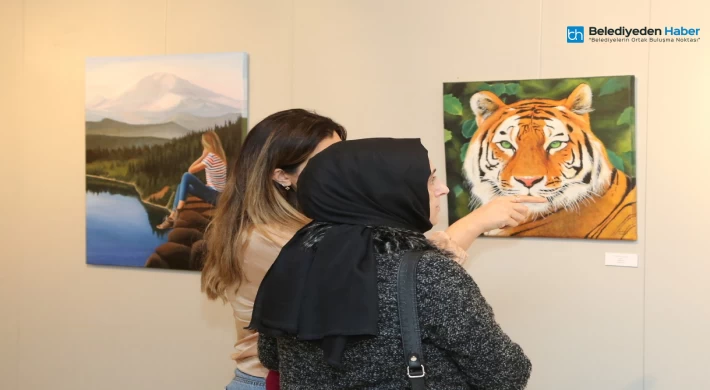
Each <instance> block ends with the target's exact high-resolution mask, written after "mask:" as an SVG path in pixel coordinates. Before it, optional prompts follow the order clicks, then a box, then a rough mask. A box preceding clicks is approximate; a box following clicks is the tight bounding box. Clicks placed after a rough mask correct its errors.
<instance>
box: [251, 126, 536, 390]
mask: <svg viewBox="0 0 710 390" xmlns="http://www.w3.org/2000/svg"><path fill="white" fill-rule="evenodd" d="M447 192H448V189H447V188H446V187H445V186H444V185H443V184H441V183H440V182H438V180H436V177H435V170H434V169H432V166H431V163H430V161H429V158H428V152H427V150H426V149H425V148H424V147H423V146H422V144H421V142H420V141H419V140H418V139H390V138H378V139H361V140H354V141H344V142H340V143H336V144H334V145H332V146H330V147H328V148H327V149H325V150H324V151H323V152H321V153H320V154H318V155H316V156H315V157H313V158H312V159H311V160H310V162H309V163H308V165H307V166H306V168H305V169H304V170H303V172H302V173H301V176H300V178H299V191H298V201H299V204H300V205H301V208H302V210H303V212H304V213H305V215H306V216H308V217H309V218H311V219H312V222H311V223H310V224H308V225H307V226H305V227H304V228H302V229H301V230H299V232H298V233H297V234H296V235H295V236H294V237H293V238H292V239H291V240H290V241H289V242H288V243H287V244H286V245H285V246H284V247H283V249H282V251H281V253H280V254H279V256H278V258H277V259H276V261H275V262H274V264H273V266H272V267H271V268H270V269H269V271H268V272H267V274H266V276H265V278H264V280H263V281H262V283H261V286H260V288H259V292H258V294H257V297H256V300H255V303H254V310H253V313H252V322H251V324H250V327H249V328H250V329H253V330H256V331H258V332H259V333H260V338H259V358H260V360H261V362H262V363H263V364H264V366H266V367H267V368H269V369H271V370H278V371H279V372H280V374H281V388H282V389H284V390H288V389H309V390H317V389H365V388H367V389H397V390H399V389H404V388H408V378H407V372H406V368H405V367H404V366H403V364H402V360H403V356H404V355H403V354H404V352H403V347H402V332H401V330H400V323H399V313H398V298H397V294H398V291H397V274H398V269H399V265H400V260H401V259H402V257H403V256H404V255H405V254H406V253H408V252H411V251H421V252H423V256H422V257H421V260H420V261H419V264H418V268H417V273H416V282H415V284H416V302H417V303H416V306H417V312H418V324H415V325H418V328H419V330H420V332H421V340H422V350H423V355H424V357H425V358H426V375H425V379H426V384H427V386H428V388H429V389H437V390H447V389H469V388H475V389H485V390H498V389H500V390H503V389H506V390H512V389H523V388H524V387H525V385H526V383H527V380H528V378H529V376H530V370H531V365H530V361H529V360H528V359H527V357H526V356H525V354H524V353H523V351H522V349H521V348H520V347H519V346H518V345H517V344H515V343H513V342H512V341H511V340H510V338H509V337H508V336H507V335H506V334H505V333H504V332H503V331H502V330H501V328H500V326H499V325H498V324H497V323H496V321H495V319H494V316H493V312H492V310H491V308H490V306H489V305H488V304H487V303H486V301H485V299H484V298H483V296H482V295H481V293H480V291H479V289H478V287H477V286H476V283H475V282H474V281H473V279H472V278H471V277H470V275H469V274H468V273H466V271H465V270H464V269H463V268H462V267H461V266H460V265H458V264H457V263H456V262H454V261H452V260H451V258H450V254H448V253H445V252H442V251H441V250H440V249H438V248H437V247H436V246H434V245H433V244H432V243H431V242H429V241H428V240H427V239H426V238H425V237H424V233H425V232H426V231H428V230H429V229H431V228H432V221H436V217H437V214H438V212H439V197H440V196H442V195H445V194H446V193H447Z"/></svg>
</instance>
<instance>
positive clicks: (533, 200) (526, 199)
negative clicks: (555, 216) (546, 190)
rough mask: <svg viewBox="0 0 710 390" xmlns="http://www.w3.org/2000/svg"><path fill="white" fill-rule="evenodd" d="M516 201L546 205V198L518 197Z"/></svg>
mask: <svg viewBox="0 0 710 390" xmlns="http://www.w3.org/2000/svg"><path fill="white" fill-rule="evenodd" d="M516 199H517V201H518V202H519V203H547V199H546V198H541V197H539V196H530V195H520V196H518V197H517V198H516Z"/></svg>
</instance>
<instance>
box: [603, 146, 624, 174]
mask: <svg viewBox="0 0 710 390" xmlns="http://www.w3.org/2000/svg"><path fill="white" fill-rule="evenodd" d="M606 154H607V156H609V161H611V164H612V165H614V167H616V169H618V170H620V171H621V172H624V160H623V159H622V158H621V157H619V156H618V155H617V154H616V153H614V152H613V151H611V150H609V149H607V150H606Z"/></svg>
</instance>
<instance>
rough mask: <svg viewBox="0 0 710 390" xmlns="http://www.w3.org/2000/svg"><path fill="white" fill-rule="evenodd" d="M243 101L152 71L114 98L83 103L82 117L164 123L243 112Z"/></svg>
mask: <svg viewBox="0 0 710 390" xmlns="http://www.w3.org/2000/svg"><path fill="white" fill-rule="evenodd" d="M243 108H244V102H243V101H240V100H235V99H232V98H230V97H227V96H224V95H221V94H218V93H215V92H213V91H210V90H208V89H206V88H203V87H200V86H198V85H195V84H193V83H191V82H189V81H187V80H185V79H182V78H180V77H178V76H176V75H174V74H169V73H156V74H153V75H151V76H148V77H145V78H143V79H142V80H140V81H138V83H136V84H135V85H134V86H133V87H131V88H130V89H129V90H127V91H126V92H124V93H123V94H121V95H120V96H119V97H117V98H115V99H103V98H97V99H96V100H94V101H92V102H87V105H86V120H87V121H100V120H102V119H104V118H109V119H113V120H117V121H121V122H125V123H130V124H156V123H166V122H169V121H171V120H172V119H173V118H175V117H177V116H183V117H185V116H188V115H189V116H194V117H198V118H214V117H224V116H233V115H235V114H237V115H240V116H244V115H243Z"/></svg>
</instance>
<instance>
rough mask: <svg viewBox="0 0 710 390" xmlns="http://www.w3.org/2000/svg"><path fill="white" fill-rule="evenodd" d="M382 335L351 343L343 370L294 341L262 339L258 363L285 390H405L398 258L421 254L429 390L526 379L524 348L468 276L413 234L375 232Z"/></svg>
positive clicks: (493, 386)
mask: <svg viewBox="0 0 710 390" xmlns="http://www.w3.org/2000/svg"><path fill="white" fill-rule="evenodd" d="M309 229H310V232H309V233H310V234H309V240H308V241H307V243H306V246H307V247H309V246H311V247H312V246H317V245H318V242H319V241H320V239H321V238H322V237H323V233H324V232H325V230H326V229H328V225H323V224H322V225H314V226H312V227H311V228H309ZM374 241H375V249H376V257H377V288H378V294H379V310H380V314H379V323H378V326H379V335H378V336H377V337H374V338H370V339H366V340H363V341H357V342H353V343H351V344H349V345H348V347H347V348H346V350H345V354H344V356H343V367H342V369H337V370H336V369H333V368H331V367H330V366H328V365H327V364H326V363H325V361H324V360H323V358H322V351H321V350H320V348H319V347H318V346H317V345H315V344H313V343H311V342H304V341H298V340H296V339H295V338H293V337H281V338H278V339H275V338H271V337H266V336H263V335H261V336H260V337H259V345H258V347H259V359H260V360H261V362H262V363H263V364H264V366H265V367H267V368H269V369H271V370H275V371H279V372H280V375H281V389H283V390H331V389H378V390H401V389H408V388H409V384H408V381H407V377H406V368H405V366H404V363H403V359H404V357H403V350H402V338H401V333H400V328H399V316H398V309H397V270H398V268H399V261H400V258H401V257H402V255H403V254H404V253H405V252H406V251H409V250H423V251H425V252H424V256H423V257H422V259H421V260H420V262H419V267H418V270H417V301H418V302H417V307H418V312H419V325H420V329H421V332H422V344H423V349H424V357H425V361H426V365H425V367H426V373H427V378H428V379H427V388H428V389H432V390H459V389H479V390H518V389H524V388H525V386H526V384H527V381H528V378H529V377H530V372H531V364H530V361H529V360H528V358H527V357H526V356H525V354H524V353H523V350H522V349H521V348H520V346H518V345H517V344H516V343H514V342H513V341H511V339H510V338H509V337H508V336H507V335H506V334H505V333H504V332H503V330H502V329H501V328H500V326H499V325H498V324H497V323H496V321H495V318H494V316H493V311H492V309H491V307H490V306H489V305H488V303H486V300H485V299H484V298H483V296H482V295H481V292H480V290H479V289H478V286H477V285H476V283H475V282H474V281H473V279H472V278H471V276H470V275H469V274H468V273H467V272H466V271H465V270H464V269H463V268H462V267H461V266H460V265H458V264H457V263H456V262H454V261H453V260H451V259H450V258H449V256H448V254H447V253H444V252H441V251H440V250H438V249H437V248H435V247H434V246H433V245H432V244H431V243H430V242H429V241H427V240H426V239H424V238H423V237H421V236H420V235H417V234H415V233H412V232H409V231H406V230H401V229H392V228H375V229H374Z"/></svg>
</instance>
